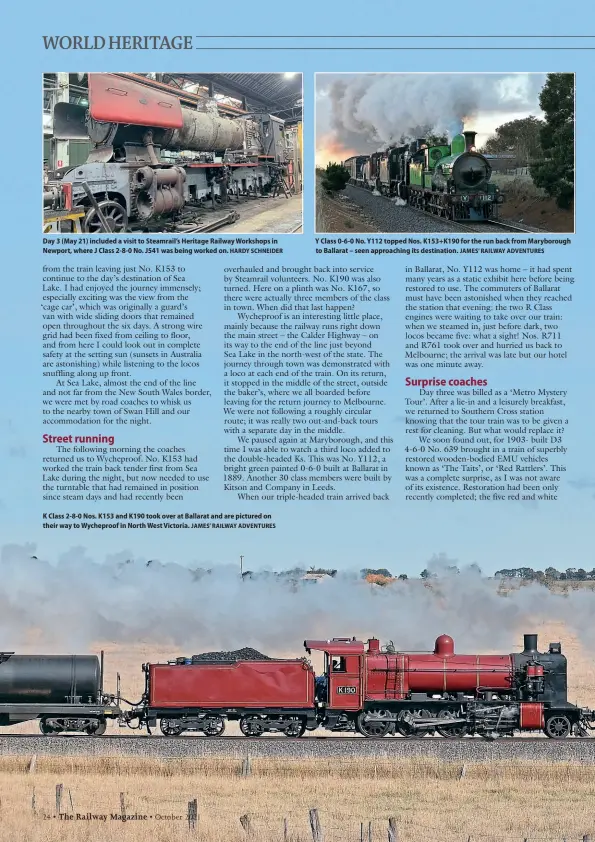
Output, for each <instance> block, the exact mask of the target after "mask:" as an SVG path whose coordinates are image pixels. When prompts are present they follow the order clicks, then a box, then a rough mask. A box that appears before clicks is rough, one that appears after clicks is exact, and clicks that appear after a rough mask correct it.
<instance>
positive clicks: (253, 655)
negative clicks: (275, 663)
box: [192, 646, 271, 664]
mask: <svg viewBox="0 0 595 842" xmlns="http://www.w3.org/2000/svg"><path fill="white" fill-rule="evenodd" d="M270 660H271V658H269V657H268V655H263V654H262V652H259V651H258V650H257V649H252V648H251V647H250V646H245V647H244V648H243V649H234V650H233V651H231V652H203V654H202V655H193V656H192V663H193V664H196V663H200V662H201V661H270Z"/></svg>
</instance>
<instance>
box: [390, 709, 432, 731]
mask: <svg viewBox="0 0 595 842" xmlns="http://www.w3.org/2000/svg"><path fill="white" fill-rule="evenodd" d="M408 713H412V714H413V716H416V717H420V718H422V719H430V717H432V716H434V714H433V713H432V711H431V710H411V711H408ZM432 730H433V729H432V728H427V729H426V730H424V731H416V730H415V729H414V728H412V727H411V725H410V724H409V723H408V722H407V720H405V719H400V720H398V721H397V731H398V732H399V734H400V735H401V736H402V737H425V736H426V734H431V733H432Z"/></svg>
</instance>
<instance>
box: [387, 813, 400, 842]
mask: <svg viewBox="0 0 595 842" xmlns="http://www.w3.org/2000/svg"><path fill="white" fill-rule="evenodd" d="M388 842H399V831H398V830H397V820H396V819H395V818H394V816H392V817H391V818H390V819H389V820H388Z"/></svg>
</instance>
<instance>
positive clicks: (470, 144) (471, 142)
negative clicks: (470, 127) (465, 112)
mask: <svg viewBox="0 0 595 842" xmlns="http://www.w3.org/2000/svg"><path fill="white" fill-rule="evenodd" d="M476 134H477V132H463V136H464V138H465V151H466V152H475V135H476Z"/></svg>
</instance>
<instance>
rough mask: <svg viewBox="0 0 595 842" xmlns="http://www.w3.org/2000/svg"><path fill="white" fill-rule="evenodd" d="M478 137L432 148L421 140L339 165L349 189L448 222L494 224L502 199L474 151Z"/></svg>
mask: <svg viewBox="0 0 595 842" xmlns="http://www.w3.org/2000/svg"><path fill="white" fill-rule="evenodd" d="M475 136H476V132H472V131H465V132H463V133H462V134H458V135H456V136H455V137H454V138H453V140H452V142H451V144H450V145H447V144H444V145H440V146H431V145H429V144H428V143H427V142H426V141H425V139H423V138H420V139H418V140H415V141H413V142H412V143H409V144H407V145H406V146H391V147H389V148H388V149H385V150H383V151H382V152H374V153H373V154H372V155H357V156H354V157H353V158H349V159H348V160H347V161H344V162H343V166H344V167H346V168H347V169H348V170H349V172H350V174H351V179H350V184H353V185H355V186H357V187H364V188H366V189H368V190H373V191H377V192H378V193H380V194H382V195H384V196H389V197H391V198H393V197H394V198H397V199H401V200H402V201H405V202H407V204H409V205H411V206H412V207H415V208H418V209H419V210H423V211H425V212H427V213H432V214H435V215H436V216H441V217H444V218H446V219H453V220H471V221H481V220H486V219H497V218H498V206H499V205H500V204H501V203H502V202H503V201H504V196H503V194H502V193H501V192H500V190H499V189H498V187H496V185H495V184H493V183H492V182H491V178H492V167H491V166H490V163H489V161H488V160H487V158H486V157H485V156H484V155H482V154H481V153H479V152H477V151H476V148H475Z"/></svg>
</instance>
